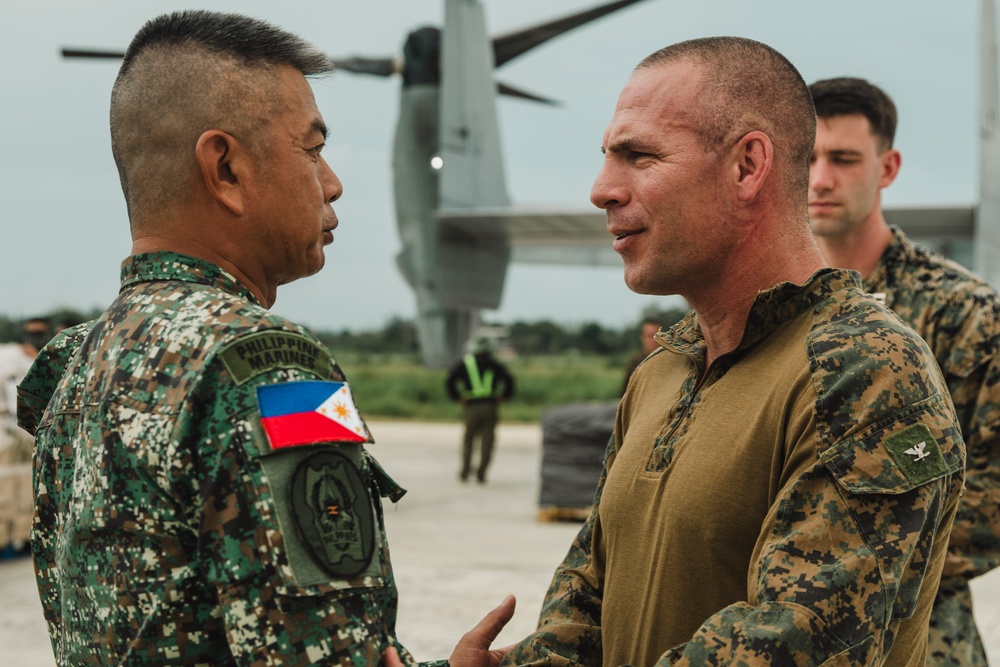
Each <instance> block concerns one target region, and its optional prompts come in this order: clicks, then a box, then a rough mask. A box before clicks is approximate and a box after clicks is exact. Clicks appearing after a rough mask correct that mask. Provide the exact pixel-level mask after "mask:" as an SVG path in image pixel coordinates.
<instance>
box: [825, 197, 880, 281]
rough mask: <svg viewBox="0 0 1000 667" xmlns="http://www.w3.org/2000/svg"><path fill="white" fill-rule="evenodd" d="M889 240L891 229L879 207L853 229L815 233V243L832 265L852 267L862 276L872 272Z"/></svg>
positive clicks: (864, 276) (864, 277) (866, 276)
mask: <svg viewBox="0 0 1000 667" xmlns="http://www.w3.org/2000/svg"><path fill="white" fill-rule="evenodd" d="M890 243H892V230H891V229H890V228H889V225H888V224H887V223H886V221H885V217H884V216H883V215H882V209H881V208H879V207H876V208H875V210H873V211H872V212H871V214H869V216H868V217H867V218H865V220H864V221H863V222H862V223H861V225H860V226H858V228H857V229H854V230H852V231H851V232H850V233H847V234H843V235H840V236H817V237H816V245H818V246H819V250H820V252H821V253H823V257H824V258H825V259H826V261H827V262H828V263H829V264H830V266H835V267H837V268H840V269H853V270H855V271H857V272H858V273H860V274H861V277H862V278H863V279H867V278H868V276H870V275H871V274H872V271H874V270H875V267H876V266H878V263H879V260H880V259H881V258H882V255H883V253H885V249H886V248H888V247H889V244H890Z"/></svg>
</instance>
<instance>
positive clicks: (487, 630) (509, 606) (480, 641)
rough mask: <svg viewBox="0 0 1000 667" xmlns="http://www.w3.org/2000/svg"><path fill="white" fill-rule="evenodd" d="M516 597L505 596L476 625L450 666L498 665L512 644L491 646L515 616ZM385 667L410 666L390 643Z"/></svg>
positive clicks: (484, 666)
mask: <svg viewBox="0 0 1000 667" xmlns="http://www.w3.org/2000/svg"><path fill="white" fill-rule="evenodd" d="M515 604H516V600H515V599H514V596H513V595H508V596H507V597H505V598H504V599H503V602H501V603H500V606H498V607H497V608H496V609H494V610H493V611H491V612H490V613H488V614H486V616H485V617H484V618H483V620H481V621H479V623H478V624H477V625H476V627H474V628H472V629H471V630H469V631H468V632H466V633H465V634H464V635H462V638H461V639H460V640H459V641H458V645H457V646H455V650H454V652H452V654H451V658H449V659H448V663H449V665H450V667H498V665H499V664H500V661H501V660H503V659H504V656H506V655H507V654H508V653H510V649H511V648H513V645H511V646H505V647H504V648H498V649H493V650H492V651H491V650H490V644H492V643H493V640H494V639H496V638H497V635H499V634H500V631H501V630H503V628H504V626H505V625H507V622H508V621H509V620H510V619H511V617H513V616H514V605H515ZM382 665H383V667H406V665H404V664H403V661H402V660H400V658H399V652H398V651H396V649H395V648H393V647H392V646H390V647H389V648H387V649H386V651H385V656H383V660H382Z"/></svg>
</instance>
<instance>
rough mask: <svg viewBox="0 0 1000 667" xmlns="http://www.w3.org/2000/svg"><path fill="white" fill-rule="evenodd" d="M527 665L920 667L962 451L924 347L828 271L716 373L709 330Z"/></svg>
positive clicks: (662, 359) (788, 291)
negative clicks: (708, 354)
mask: <svg viewBox="0 0 1000 667" xmlns="http://www.w3.org/2000/svg"><path fill="white" fill-rule="evenodd" d="M657 339H658V340H659V342H660V344H661V346H663V347H664V349H663V350H660V351H659V352H657V353H655V354H653V355H652V356H650V357H649V358H648V359H647V360H646V361H645V362H644V363H643V364H642V365H640V366H639V368H638V369H637V370H636V372H635V374H634V375H633V377H632V381H631V383H630V384H629V388H628V391H627V393H626V395H625V397H624V398H623V399H622V403H621V405H620V407H619V411H618V418H617V424H616V428H615V434H614V438H613V439H612V441H611V443H610V444H609V451H608V456H607V459H606V462H605V469H604V473H603V474H602V476H601V480H600V482H599V485H598V490H597V495H596V497H595V507H594V510H593V512H592V513H591V515H590V517H589V519H588V520H587V522H586V523H585V524H584V526H583V528H582V529H581V531H580V533H579V535H578V536H577V538H576V540H575V541H574V543H573V545H572V546H571V547H570V550H569V553H568V554H567V556H566V558H565V560H564V561H563V563H562V564H561V565H560V566H559V568H557V570H556V573H555V576H554V578H553V581H552V584H551V586H550V588H549V591H548V594H547V596H546V599H545V601H544V603H543V607H542V613H541V618H540V623H539V628H538V630H537V631H536V632H535V633H534V634H533V635H531V636H530V637H528V638H527V639H526V640H524V641H523V642H521V643H520V644H519V645H518V646H516V647H515V648H514V649H513V650H512V651H511V653H510V654H509V655H508V656H507V658H506V659H505V663H504V664H508V665H513V664H517V665H525V664H532V665H553V666H555V665H593V666H594V667H597V666H601V665H603V666H607V667H613V666H615V665H621V664H633V665H653V664H657V665H698V666H703V665H744V666H749V665H754V666H757V665H759V666H763V665H841V666H845V667H846V666H847V665H852V666H857V665H883V664H884V665H891V666H893V667H896V666H898V665H908V666H914V667H915V666H917V665H922V664H923V661H924V659H925V649H926V633H927V621H928V618H929V615H930V609H931V605H932V603H933V598H934V589H935V587H936V584H937V581H938V577H939V576H940V571H941V567H942V566H943V564H944V556H945V549H946V546H947V536H948V531H949V530H950V528H951V522H952V520H953V517H954V513H955V510H956V507H957V504H958V498H959V493H960V490H961V487H962V478H963V469H964V462H965V461H964V458H965V457H964V445H963V443H962V439H961V435H960V432H959V429H958V426H957V424H956V418H955V413H954V411H953V409H952V406H951V402H950V400H949V399H948V396H947V387H946V386H945V384H944V381H943V379H942V378H941V376H940V374H939V373H938V371H937V369H936V365H935V364H934V361H933V357H932V356H931V353H930V350H928V348H927V346H926V344H925V343H924V342H923V341H922V340H920V338H919V337H918V336H917V335H916V333H914V332H913V331H912V330H910V329H909V328H907V327H905V326H904V325H903V324H902V323H901V322H900V321H899V319H898V318H896V317H895V316H893V315H892V314H890V313H889V312H888V311H887V310H886V309H884V308H883V307H881V306H879V305H878V304H877V303H876V302H875V301H874V300H873V299H872V297H871V296H869V295H867V294H865V293H863V291H862V290H861V283H860V277H859V276H858V275H857V274H856V273H854V272H849V271H844V270H837V269H824V270H822V271H820V272H818V273H817V274H816V275H815V276H813V277H812V278H811V279H810V280H809V281H808V282H807V283H806V284H805V285H803V286H797V285H792V284H789V283H783V284H781V285H777V286H775V287H774V288H772V289H770V290H766V291H764V292H761V293H760V294H758V296H757V298H756V300H755V301H754V304H753V306H752V308H751V311H750V314H749V317H748V320H747V324H746V328H745V330H744V335H743V339H742V341H741V343H740V345H739V346H738V348H737V349H736V350H734V351H732V352H730V353H728V354H725V355H723V356H721V357H719V358H718V359H716V360H715V361H714V362H713V363H712V365H711V367H710V368H709V369H707V371H706V369H705V368H704V364H705V358H706V346H705V342H704V339H703V338H702V336H701V332H700V329H699V328H698V326H697V316H696V315H695V314H691V315H689V316H688V317H687V318H685V319H684V320H682V321H681V322H680V323H679V324H677V325H676V326H674V327H672V328H671V329H669V330H668V331H666V332H661V333H660V334H658V335H657Z"/></svg>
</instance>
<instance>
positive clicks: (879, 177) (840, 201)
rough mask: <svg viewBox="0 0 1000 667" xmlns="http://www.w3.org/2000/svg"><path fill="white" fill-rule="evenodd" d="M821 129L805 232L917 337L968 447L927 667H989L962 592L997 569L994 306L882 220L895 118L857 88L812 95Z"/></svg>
mask: <svg viewBox="0 0 1000 667" xmlns="http://www.w3.org/2000/svg"><path fill="white" fill-rule="evenodd" d="M810 91H811V92H812V96H813V101H814V102H815V105H816V114H817V116H818V117H819V122H818V127H817V132H816V147H815V150H814V151H813V155H812V160H811V162H810V165H811V166H810V172H809V221H810V224H811V226H812V230H813V234H814V235H815V236H816V241H817V243H818V245H819V249H820V251H821V252H822V253H823V256H824V257H825V258H826V259H827V261H828V262H829V263H830V264H831V265H832V266H838V267H843V268H848V269H854V270H855V271H858V272H859V273H860V274H861V276H862V278H863V279H864V286H865V289H866V290H867V291H868V292H870V293H872V294H873V295H874V296H875V297H876V298H878V299H879V300H880V301H881V302H882V303H884V304H885V305H886V306H887V307H889V308H891V309H892V310H893V312H895V313H896V314H897V315H899V316H900V317H901V318H902V319H903V321H904V322H906V323H907V324H909V325H910V326H911V327H913V329H914V330H915V331H916V332H917V333H919V334H920V335H921V336H922V337H923V338H924V340H926V341H927V344H928V345H929V346H930V347H931V349H932V350H933V352H934V356H935V358H936V359H937V362H938V365H939V366H940V367H941V370H942V371H943V373H944V377H945V380H946V381H947V383H948V389H949V391H950V393H951V398H952V401H953V402H954V404H955V410H956V412H957V414H958V417H959V424H960V426H961V428H962V436H963V438H964V439H965V443H966V447H967V464H966V489H965V493H964V494H963V496H962V501H961V504H960V505H959V509H958V513H957V514H956V516H955V527H954V529H953V531H952V534H951V541H950V542H949V544H948V557H947V560H946V562H945V566H944V572H943V575H942V580H941V586H940V589H939V590H938V594H937V598H936V600H935V603H934V610H933V612H932V614H931V620H930V635H929V643H928V655H927V664H928V665H935V666H940V667H946V666H947V667H952V666H953V667H959V666H962V667H975V666H985V665H986V664H987V659H986V652H985V649H984V648H983V644H982V641H981V639H980V636H979V631H978V630H977V628H976V623H975V619H974V618H973V611H972V595H971V592H970V590H969V581H970V580H972V579H973V578H975V577H978V576H980V575H983V574H985V573H987V572H989V571H990V570H992V569H993V568H995V567H997V565H998V564H1000V356H998V354H997V352H998V346H1000V295H998V294H997V292H996V290H995V289H993V288H992V287H991V286H990V285H988V284H986V283H985V282H984V281H982V280H980V279H978V278H977V277H976V276H974V275H973V274H972V273H970V272H969V271H968V270H966V269H965V268H964V267H962V266H961V265H959V264H958V263H956V262H953V261H951V260H949V259H947V258H945V257H943V256H941V255H938V254H937V253H934V252H931V251H929V250H927V249H925V248H923V247H921V246H918V245H916V244H914V243H912V242H911V241H910V240H909V239H908V238H907V237H906V235H905V234H904V233H903V232H902V231H901V230H900V229H898V228H895V227H890V226H889V225H888V224H887V223H886V220H885V216H884V215H883V213H882V195H881V193H882V189H883V188H885V187H887V186H889V185H890V184H891V183H892V182H893V181H894V180H895V178H896V175H897V174H898V173H899V168H900V164H901V158H900V154H899V151H898V150H896V149H895V148H893V139H894V136H895V131H896V106H895V105H894V104H893V102H892V99H891V98H890V97H889V96H888V95H887V94H886V93H885V92H884V91H883V90H882V89H880V88H879V87H877V86H875V85H872V84H871V83H869V82H868V81H865V80H863V79H857V78H849V77H841V78H836V79H826V80H823V81H817V82H816V83H814V84H812V86H810Z"/></svg>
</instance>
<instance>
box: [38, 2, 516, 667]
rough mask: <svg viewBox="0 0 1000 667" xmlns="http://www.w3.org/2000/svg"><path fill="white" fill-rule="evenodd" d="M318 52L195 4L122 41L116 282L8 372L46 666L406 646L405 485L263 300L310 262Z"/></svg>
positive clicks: (337, 656)
mask: <svg viewBox="0 0 1000 667" xmlns="http://www.w3.org/2000/svg"><path fill="white" fill-rule="evenodd" d="M330 69H331V63H330V61H329V59H328V58H327V57H326V56H325V55H324V54H323V53H321V52H320V51H318V50H317V49H316V48H315V47H313V46H312V45H310V44H308V43H307V42H304V41H303V40H301V39H299V38H298V37H295V36H294V35H291V34H289V33H286V32H284V31H282V30H279V29H277V28H274V27H273V26H270V25H268V24H266V23H263V22H260V21H257V20H254V19H248V18H246V17H241V16H236V15H225V14H215V13H210V12H180V13H176V14H172V15H166V16H161V17H159V18H157V19H154V20H152V21H150V22H149V23H147V24H146V25H145V26H143V28H142V29H141V30H140V31H139V33H138V34H137V35H136V37H135V39H134V40H133V42H132V44H131V45H130V47H129V49H128V51H127V53H126V55H125V60H124V62H123V63H122V67H121V70H120V72H119V75H118V78H117V80H116V82H115V86H114V90H113V92H112V100H111V134H112V149H113V152H114V157H115V160H116V162H117V165H118V169H119V173H120V176H121V182H122V188H123V190H124V193H125V198H126V201H127V204H128V210H129V220H130V225H131V231H132V239H133V247H132V252H133V254H132V256H130V257H129V258H128V259H126V260H125V261H124V263H123V264H122V269H121V276H122V288H121V292H120V294H119V296H118V298H117V299H116V300H115V301H114V303H112V305H111V306H110V307H109V308H108V310H107V311H106V312H105V313H104V314H103V315H102V316H101V317H99V318H98V319H97V320H96V321H95V322H92V323H89V324H87V325H82V326H80V327H76V328H72V329H68V330H67V331H65V332H63V334H61V335H60V336H59V338H58V339H57V340H55V341H53V343H52V344H51V345H50V346H48V347H46V349H45V350H44V351H43V354H42V355H40V356H39V361H38V362H37V363H36V364H35V366H34V367H33V368H32V371H31V373H30V374H29V377H28V378H26V379H25V380H24V382H22V384H21V386H20V389H21V394H22V402H21V406H20V410H19V411H20V414H21V415H22V418H23V419H22V423H23V424H24V425H25V426H28V427H29V428H31V430H33V431H36V434H37V447H36V453H35V462H34V490H35V496H36V509H35V518H34V527H33V531H32V551H33V554H34V558H35V566H36V573H37V579H38V587H39V593H40V596H41V600H42V604H43V607H44V610H45V616H46V620H47V621H48V624H49V631H50V635H51V638H52V643H53V649H54V652H55V655H56V659H57V661H58V663H59V664H60V665H66V666H73V667H79V666H80V665H90V664H127V665H130V666H138V665H168V664H185V665H188V664H192V665H193V664H204V665H264V664H269V665H271V664H281V665H314V664H324V665H326V664H330V665H332V664H338V665H341V664H352V665H366V666H372V665H376V664H378V663H379V662H380V661H381V659H382V656H383V654H387V653H388V654H390V655H392V656H393V657H396V656H395V655H394V654H395V653H396V651H397V650H398V651H399V652H400V653H401V656H402V658H403V659H404V660H406V662H408V663H412V662H413V658H412V656H410V655H409V654H408V653H407V652H406V651H405V650H404V649H403V648H402V647H401V646H400V645H399V642H398V641H397V639H396V636H395V617H396V589H395V584H394V581H393V576H392V569H391V565H390V561H389V551H388V547H387V544H386V540H385V535H384V527H383V522H382V506H381V502H380V496H381V497H388V498H390V499H392V500H396V499H398V498H399V497H400V496H401V495H402V494H403V493H404V491H403V490H402V489H401V488H399V486H398V485H396V484H395V483H394V482H393V481H392V479H391V478H390V477H389V476H388V475H387V474H386V473H385V472H384V471H383V470H382V469H381V468H380V467H379V465H378V464H377V463H376V461H375V459H374V458H372V456H371V455H370V454H369V452H368V451H367V450H366V449H365V444H366V443H368V444H370V443H371V442H372V439H371V436H370V434H369V432H368V429H367V426H366V425H365V423H364V421H363V420H362V419H361V416H360V414H359V413H358V411H357V408H356V407H355V406H354V403H353V399H352V397H351V394H350V389H349V387H348V385H347V384H346V382H345V381H344V377H343V374H342V373H341V371H340V369H339V367H338V366H337V364H336V363H335V362H334V361H333V359H332V358H331V357H330V355H329V353H328V351H327V350H326V349H325V348H324V347H323V346H322V345H321V344H320V343H319V342H318V341H317V340H316V339H315V338H314V337H313V336H312V334H310V333H309V332H308V331H306V330H305V329H303V328H302V327H300V326H297V325H295V324H293V323H291V322H288V321H286V320H284V319H282V318H280V317H277V316H275V315H271V314H269V313H268V312H267V310H266V308H268V307H270V306H271V305H272V304H273V303H274V300H275V297H276V292H277V288H278V285H282V284H285V283H288V282H291V281H293V280H295V279H297V278H300V277H303V276H307V275H310V274H313V273H315V272H317V271H319V270H320V268H321V267H322V266H323V263H324V254H323V252H324V251H323V248H324V246H325V245H327V244H329V243H331V242H332V241H333V229H334V228H336V226H337V217H336V215H335V213H334V211H333V208H332V206H331V204H332V203H333V202H334V201H336V200H337V199H338V198H339V197H340V195H341V192H342V187H341V183H340V181H339V180H338V179H337V176H336V175H335V174H334V173H333V171H332V170H331V169H330V167H329V166H328V165H327V163H326V161H325V160H324V158H323V156H322V149H323V145H324V143H325V140H326V136H327V129H326V126H325V124H324V122H323V119H322V116H321V115H320V113H319V111H318V109H317V108H316V103H315V100H314V98H313V95H312V90H311V89H310V87H309V84H308V82H307V81H306V78H305V76H306V75H311V74H319V73H323V72H327V71H329V70H330ZM53 392H54V393H53ZM50 396H51V400H49V397H50ZM39 413H40V415H39ZM36 429H37V430H36ZM512 607H513V602H512V600H508V601H506V602H505V603H504V604H503V605H501V607H500V608H498V610H497V612H496V613H495V614H493V615H492V616H491V617H490V621H489V623H488V626H489V627H487V628H486V630H485V632H486V634H485V635H481V636H482V637H483V638H484V639H483V641H486V642H488V641H489V640H490V639H492V637H493V636H495V634H496V631H498V630H499V627H502V624H503V619H504V618H509V614H510V612H511V611H512ZM481 628H482V626H481ZM481 628H480V630H477V632H480V631H481ZM473 634H475V633H473ZM460 648H461V645H460V646H459V649H460Z"/></svg>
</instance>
